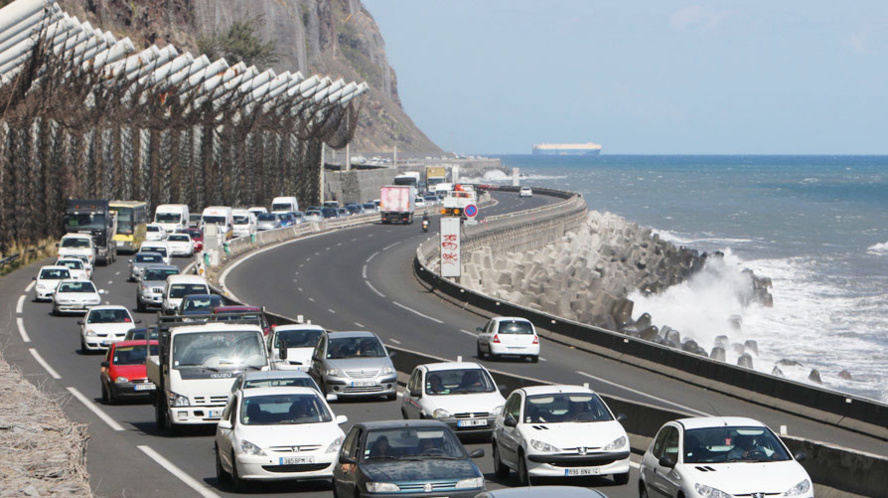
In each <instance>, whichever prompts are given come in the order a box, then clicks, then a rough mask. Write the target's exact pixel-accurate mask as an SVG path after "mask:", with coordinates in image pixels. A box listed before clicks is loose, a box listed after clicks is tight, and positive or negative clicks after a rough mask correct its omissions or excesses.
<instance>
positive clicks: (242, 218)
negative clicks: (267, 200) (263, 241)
mask: <svg viewBox="0 0 888 498" xmlns="http://www.w3.org/2000/svg"><path fill="white" fill-rule="evenodd" d="M231 216H232V223H233V226H234V228H233V231H234V236H235V237H249V236H251V235H253V234H254V233H256V215H255V214H253V213H251V212H249V211H247V210H246V209H235V210H233V211H232V212H231Z"/></svg>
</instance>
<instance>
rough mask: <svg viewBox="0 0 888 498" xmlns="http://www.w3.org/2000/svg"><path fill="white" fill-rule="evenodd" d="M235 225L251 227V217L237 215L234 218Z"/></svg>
mask: <svg viewBox="0 0 888 498" xmlns="http://www.w3.org/2000/svg"><path fill="white" fill-rule="evenodd" d="M234 224H235V225H249V224H250V217H249V216H241V215H235V216H234Z"/></svg>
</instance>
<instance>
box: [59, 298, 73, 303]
mask: <svg viewBox="0 0 888 498" xmlns="http://www.w3.org/2000/svg"><path fill="white" fill-rule="evenodd" d="M56 302H57V303H59V304H71V303H72V302H73V301H71V300H70V299H64V298H59V299H56Z"/></svg>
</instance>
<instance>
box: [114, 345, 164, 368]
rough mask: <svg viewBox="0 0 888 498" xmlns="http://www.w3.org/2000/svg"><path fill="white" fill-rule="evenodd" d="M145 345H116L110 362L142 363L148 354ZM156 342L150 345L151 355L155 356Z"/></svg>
mask: <svg viewBox="0 0 888 498" xmlns="http://www.w3.org/2000/svg"><path fill="white" fill-rule="evenodd" d="M147 353H148V347H146V346H135V345H134V346H118V347H116V348H114V357H113V359H112V361H111V362H112V363H114V364H115V365H144V364H145V357H146V356H148V354H147ZM157 355H158V352H157V344H152V345H151V356H157Z"/></svg>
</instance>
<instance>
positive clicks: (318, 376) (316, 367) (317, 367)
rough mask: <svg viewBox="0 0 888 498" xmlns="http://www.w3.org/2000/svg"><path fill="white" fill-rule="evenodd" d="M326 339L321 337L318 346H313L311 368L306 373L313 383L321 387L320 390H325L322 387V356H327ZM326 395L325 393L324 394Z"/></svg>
mask: <svg viewBox="0 0 888 498" xmlns="http://www.w3.org/2000/svg"><path fill="white" fill-rule="evenodd" d="M326 351H327V337H326V336H322V337H321V339H320V340H318V345H317V346H315V350H314V352H312V354H311V368H309V370H308V373H309V375H311V376H312V377H314V379H315V382H317V383H318V385H320V386H321V389H322V390H323V389H326V388H325V387H324V375H323V374H324V355H325V354H327V353H326ZM324 394H326V392H325V393H324Z"/></svg>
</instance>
